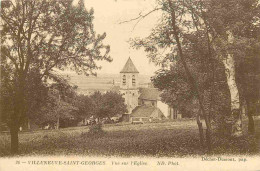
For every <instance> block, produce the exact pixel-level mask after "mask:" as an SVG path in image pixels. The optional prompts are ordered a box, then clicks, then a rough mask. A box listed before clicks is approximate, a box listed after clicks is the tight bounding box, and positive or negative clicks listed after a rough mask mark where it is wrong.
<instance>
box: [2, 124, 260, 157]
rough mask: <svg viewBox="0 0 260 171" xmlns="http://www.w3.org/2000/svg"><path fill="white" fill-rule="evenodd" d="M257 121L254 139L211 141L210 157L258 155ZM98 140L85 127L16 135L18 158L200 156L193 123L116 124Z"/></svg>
mask: <svg viewBox="0 0 260 171" xmlns="http://www.w3.org/2000/svg"><path fill="white" fill-rule="evenodd" d="M259 127H260V120H256V130H257V131H258V132H257V133H256V135H255V136H249V135H248V134H247V132H246V125H245V126H244V128H245V130H244V133H245V135H244V136H243V137H242V138H240V139H239V140H238V139H227V138H224V139H223V138H222V139H220V138H217V137H214V138H213V140H214V141H213V151H212V154H216V155H218V154H232V155H248V154H250V155H259V147H260V146H259V145H260V143H259V140H260V130H259ZM103 128H104V131H105V133H104V134H103V135H102V136H99V137H93V136H89V134H88V130H89V128H88V127H75V128H66V129H60V130H40V131H34V132H23V133H20V134H19V140H20V155H21V156H31V155H37V156H38V155H41V156H42V155H82V156H85V155H87V156H123V157H129V156H153V157H162V156H164V157H185V156H197V155H203V154H204V153H205V151H203V150H202V149H201V147H200V144H199V139H198V130H197V125H196V122H195V121H194V120H186V121H176V122H165V123H149V124H142V125H131V124H118V125H106V126H104V127H103ZM9 146H10V136H9V135H8V134H0V156H2V157H3V156H9V155H10V147H9Z"/></svg>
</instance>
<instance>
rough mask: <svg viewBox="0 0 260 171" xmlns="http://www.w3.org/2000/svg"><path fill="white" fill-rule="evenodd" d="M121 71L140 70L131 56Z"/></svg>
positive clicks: (133, 71) (132, 71)
mask: <svg viewBox="0 0 260 171" xmlns="http://www.w3.org/2000/svg"><path fill="white" fill-rule="evenodd" d="M120 73H139V72H138V70H137V69H136V67H135V65H134V63H133V61H132V60H131V58H130V57H129V58H128V60H127V62H126V64H125V66H124V68H123V69H122V70H121V71H120Z"/></svg>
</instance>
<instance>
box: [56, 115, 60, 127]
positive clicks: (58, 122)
mask: <svg viewBox="0 0 260 171" xmlns="http://www.w3.org/2000/svg"><path fill="white" fill-rule="evenodd" d="M59 128H60V117H59V116H58V120H57V129H59Z"/></svg>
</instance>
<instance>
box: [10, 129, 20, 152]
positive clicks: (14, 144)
mask: <svg viewBox="0 0 260 171" xmlns="http://www.w3.org/2000/svg"><path fill="white" fill-rule="evenodd" d="M18 131H19V128H18V126H12V127H11V128H10V133H11V153H12V154H17V153H18Z"/></svg>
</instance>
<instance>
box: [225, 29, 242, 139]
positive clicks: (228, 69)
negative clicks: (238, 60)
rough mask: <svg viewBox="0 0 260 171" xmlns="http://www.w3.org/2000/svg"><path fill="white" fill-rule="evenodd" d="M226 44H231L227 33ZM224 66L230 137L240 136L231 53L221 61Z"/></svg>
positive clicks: (233, 61) (231, 40) (236, 92)
mask: <svg viewBox="0 0 260 171" xmlns="http://www.w3.org/2000/svg"><path fill="white" fill-rule="evenodd" d="M227 40H228V43H233V35H232V33H231V32H227ZM222 62H223V64H224V66H225V75H226V78H227V84H228V88H229V91H230V97H231V115H232V119H233V124H232V130H231V136H233V137H240V136H242V117H241V111H240V102H239V93H238V88H237V84H236V78H235V60H234V56H233V54H231V53H228V54H227V57H226V58H224V59H223V60H222Z"/></svg>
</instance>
